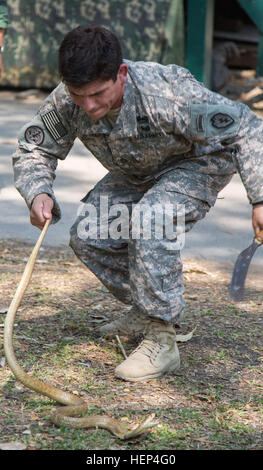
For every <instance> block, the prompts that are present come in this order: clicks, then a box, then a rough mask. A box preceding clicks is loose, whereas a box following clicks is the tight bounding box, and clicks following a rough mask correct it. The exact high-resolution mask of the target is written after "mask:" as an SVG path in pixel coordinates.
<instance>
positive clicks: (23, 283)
mask: <svg viewBox="0 0 263 470" xmlns="http://www.w3.org/2000/svg"><path fill="white" fill-rule="evenodd" d="M50 222H51V219H46V221H45V224H44V226H43V228H42V230H41V233H40V236H39V238H38V240H37V242H36V244H35V246H34V248H33V250H32V252H31V255H30V257H29V258H28V261H27V263H26V266H25V269H24V272H23V274H22V277H21V280H20V282H19V284H18V287H17V289H16V292H15V294H14V297H13V299H12V301H11V303H10V306H9V309H8V311H7V314H6V318H5V325H4V351H5V357H6V361H7V363H8V366H9V368H10V369H11V371H12V372H13V374H14V376H15V377H16V379H17V380H18V381H20V382H21V383H22V384H23V385H24V386H25V387H27V388H29V389H30V390H33V391H35V392H37V393H39V394H40V395H44V396H47V397H49V398H50V399H51V400H54V401H56V402H58V403H59V404H61V405H64V406H59V407H55V409H53V410H52V411H51V414H50V420H51V422H52V423H54V424H55V425H56V426H62V425H67V426H70V427H73V428H78V429H79V428H102V429H106V430H107V431H109V432H110V433H111V434H112V435H113V436H115V437H117V438H119V439H123V440H127V439H132V438H134V437H137V436H140V435H141V434H143V433H145V432H146V431H147V430H149V429H151V428H152V427H154V426H156V425H157V422H156V421H154V417H155V415H154V414H151V415H149V416H148V417H146V418H145V419H144V420H143V421H142V422H141V423H139V424H136V425H132V426H130V425H129V424H125V423H121V422H119V421H118V420H117V419H115V418H112V417H110V416H108V415H87V413H88V411H89V405H88V403H87V402H86V401H85V400H84V399H82V398H81V397H78V396H76V395H73V394H72V393H70V392H67V391H64V390H60V389H59V388H57V387H54V386H53V385H51V384H48V383H45V382H43V381H41V380H39V379H38V378H36V377H34V376H31V375H30V374H28V373H27V372H25V370H24V369H23V368H22V367H21V365H20V364H19V363H18V361H17V358H16V355H15V351H14V347H13V331H14V322H15V318H16V314H17V310H18V308H19V306H20V304H21V301H22V299H23V296H24V293H25V291H26V289H27V286H28V284H29V282H30V280H31V277H32V273H33V269H34V266H35V263H36V259H37V255H38V252H39V249H40V247H41V244H42V242H43V239H44V237H45V235H46V232H47V230H48V227H49V225H50Z"/></svg>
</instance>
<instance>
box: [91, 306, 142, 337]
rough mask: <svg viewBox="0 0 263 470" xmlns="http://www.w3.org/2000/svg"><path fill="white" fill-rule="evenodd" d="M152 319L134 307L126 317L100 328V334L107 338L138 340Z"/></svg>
mask: <svg viewBox="0 0 263 470" xmlns="http://www.w3.org/2000/svg"><path fill="white" fill-rule="evenodd" d="M149 322H150V319H149V317H148V316H146V315H145V314H144V313H142V312H140V311H139V310H138V309H136V307H132V308H131V309H130V310H129V311H127V313H126V314H125V315H123V316H122V317H121V318H118V319H117V320H114V321H112V322H111V323H107V324H106V325H103V326H101V327H100V328H99V333H100V334H101V335H104V336H106V337H107V338H113V337H114V336H115V335H120V336H128V337H134V338H138V337H140V336H142V335H143V333H144V331H145V328H146V326H147V325H148V324H149Z"/></svg>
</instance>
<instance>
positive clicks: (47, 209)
mask: <svg viewBox="0 0 263 470" xmlns="http://www.w3.org/2000/svg"><path fill="white" fill-rule="evenodd" d="M53 207H54V201H53V199H52V198H51V197H50V196H48V194H42V193H41V194H38V195H37V196H36V197H35V199H34V200H33V204H32V207H31V211H30V222H31V224H32V225H34V226H35V227H38V228H39V229H41V230H42V228H43V227H44V225H45V222H46V219H52V212H51V211H52V209H53Z"/></svg>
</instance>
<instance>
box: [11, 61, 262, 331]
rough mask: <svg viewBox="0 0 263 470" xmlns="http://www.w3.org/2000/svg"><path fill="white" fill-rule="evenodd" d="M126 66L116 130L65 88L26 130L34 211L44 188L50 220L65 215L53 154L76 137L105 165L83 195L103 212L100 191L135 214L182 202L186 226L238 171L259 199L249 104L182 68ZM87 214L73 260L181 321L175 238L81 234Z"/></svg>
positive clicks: (19, 173) (127, 296)
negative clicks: (51, 204)
mask: <svg viewBox="0 0 263 470" xmlns="http://www.w3.org/2000/svg"><path fill="white" fill-rule="evenodd" d="M126 63H127V65H128V67H129V73H128V80H127V83H126V86H125V91H124V97H123V103H122V106H121V108H120V112H119V115H118V118H117V121H116V123H115V124H114V125H113V126H112V125H111V124H110V122H109V119H108V118H107V116H106V117H105V118H102V119H101V120H99V121H97V122H94V121H92V120H91V119H90V118H89V117H88V116H87V114H85V112H84V111H82V110H81V109H80V108H79V107H78V106H76V105H74V103H73V102H72V100H71V98H70V95H69V94H68V92H67V89H66V88H65V86H64V85H63V84H60V85H59V86H58V87H57V88H56V89H55V90H54V91H53V93H52V94H51V95H50V96H49V97H48V98H47V100H46V101H45V102H44V104H43V105H42V107H41V108H40V110H39V112H38V114H37V115H36V116H35V117H34V119H33V120H32V121H31V122H30V123H29V124H27V125H26V126H24V128H23V129H22V130H21V132H20V137H19V147H18V150H17V152H16V154H15V158H14V171H15V184H16V187H17V189H18V190H19V191H20V192H21V194H22V196H23V197H24V198H25V200H26V202H27V204H28V207H30V206H31V203H32V201H33V199H34V197H35V196H36V195H37V194H39V193H47V194H49V195H50V196H51V197H52V198H53V199H54V201H55V207H54V211H53V213H54V221H55V220H57V219H58V218H59V217H60V210H59V206H58V203H57V201H56V199H55V196H54V193H53V190H52V183H53V179H54V177H55V169H56V165H57V159H64V158H65V157H66V156H67V154H68V152H69V150H70V148H71V146H72V145H73V142H74V139H75V138H76V137H78V138H79V139H80V140H81V141H82V142H83V144H84V145H85V146H86V147H87V148H88V149H89V150H90V151H91V152H92V153H93V154H94V155H95V157H96V158H97V159H98V160H99V161H100V162H101V163H102V164H103V165H104V166H105V167H106V168H107V169H108V170H109V173H108V174H107V175H106V176H105V177H104V178H103V179H102V180H101V181H100V182H99V183H98V184H97V185H96V186H95V188H94V189H93V190H92V191H91V192H90V193H89V194H88V195H87V196H86V197H85V198H84V203H85V204H87V203H92V204H94V205H95V206H96V207H97V208H98V209H99V198H100V196H102V195H104V196H107V197H108V201H109V206H111V205H112V204H120V203H121V204H126V205H127V207H128V210H129V213H130V214H131V210H132V207H133V206H132V205H133V204H135V207H137V206H138V203H139V202H140V204H146V205H148V206H150V207H152V206H153V205H154V204H155V203H159V204H161V205H163V206H164V205H165V204H173V206H174V207H175V205H177V204H181V205H184V206H185V231H188V230H190V229H191V228H192V226H193V225H194V223H195V222H197V221H198V220H199V219H201V218H203V217H204V216H205V215H206V213H207V211H208V210H209V208H210V207H211V206H213V205H214V203H215V201H216V198H217V194H218V192H219V191H220V190H221V189H222V188H223V187H224V186H225V185H226V184H227V183H228V182H229V181H230V179H231V177H232V175H233V174H234V173H235V172H236V171H238V172H239V173H240V175H241V178H242V180H243V183H244V185H245V188H246V190H247V194H248V198H249V201H250V202H251V203H255V202H258V201H261V200H263V185H262V183H261V182H262V173H263V164H262V157H261V145H262V143H261V141H262V135H263V134H262V133H263V121H262V120H261V119H260V118H258V117H257V116H256V115H255V114H253V113H252V112H251V111H250V110H249V108H248V107H247V106H245V105H243V104H241V103H234V102H232V101H230V100H228V99H226V98H224V97H223V96H220V95H218V94H216V93H213V92H211V91H209V90H208V89H206V88H204V87H203V86H202V85H201V84H200V83H198V82H197V81H196V80H195V79H194V78H193V77H192V75H191V74H190V73H189V72H188V71H187V70H186V69H184V68H182V67H178V66H176V65H170V66H162V65H159V64H156V63H151V62H150V63H149V62H148V63H145V62H131V61H126ZM136 205H137V206H136ZM85 217H86V213H85V210H84V212H82V213H81V214H80V215H79V216H78V218H77V220H76V222H75V224H74V225H73V227H72V229H71V246H72V248H73V249H74V250H75V252H76V254H77V256H79V258H80V259H81V260H82V261H83V262H84V263H85V264H86V265H87V266H88V267H89V268H90V269H91V270H92V271H93V272H94V273H95V274H96V275H97V276H98V278H99V279H101V281H102V282H103V283H104V284H105V285H106V286H107V287H108V288H109V290H110V291H111V292H112V293H113V295H115V296H116V297H117V298H119V299H120V300H121V301H123V302H127V303H129V302H132V303H133V304H134V305H136V306H138V307H139V309H140V310H142V311H144V312H147V313H148V314H149V315H150V316H151V317H157V318H161V319H163V320H167V321H169V322H172V323H173V322H177V321H178V318H179V317H180V315H181V312H182V310H183V306H184V301H183V297H182V294H183V281H182V264H181V259H180V250H175V249H174V250H173V249H171V243H175V242H176V239H174V241H171V240H170V239H168V237H163V238H162V239H155V238H154V237H152V238H150V239H143V237H142V238H140V239H133V238H132V237H130V236H128V237H127V238H126V239H125V238H120V239H111V238H108V239H106V238H103V237H101V238H97V239H94V240H92V239H86V240H84V239H80V238H79V234H78V227H79V226H80V225H79V224H80V223H81V221H83V219H85ZM113 219H114V217H111V221H112V220H113ZM108 222H109V221H107V220H106V221H105V220H104V222H103V223H105V224H106V225H107V223H108ZM176 222H177V220H176V217H174V224H175V226H176ZM103 223H102V225H103Z"/></svg>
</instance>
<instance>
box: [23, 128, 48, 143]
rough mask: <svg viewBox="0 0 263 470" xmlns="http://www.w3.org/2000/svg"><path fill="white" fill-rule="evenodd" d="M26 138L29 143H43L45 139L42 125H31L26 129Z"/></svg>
mask: <svg viewBox="0 0 263 470" xmlns="http://www.w3.org/2000/svg"><path fill="white" fill-rule="evenodd" d="M25 139H26V141H27V142H29V144H36V145H41V144H42V142H43V140H44V132H43V130H42V129H41V127H38V126H30V127H28V128H27V129H26V131H25Z"/></svg>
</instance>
